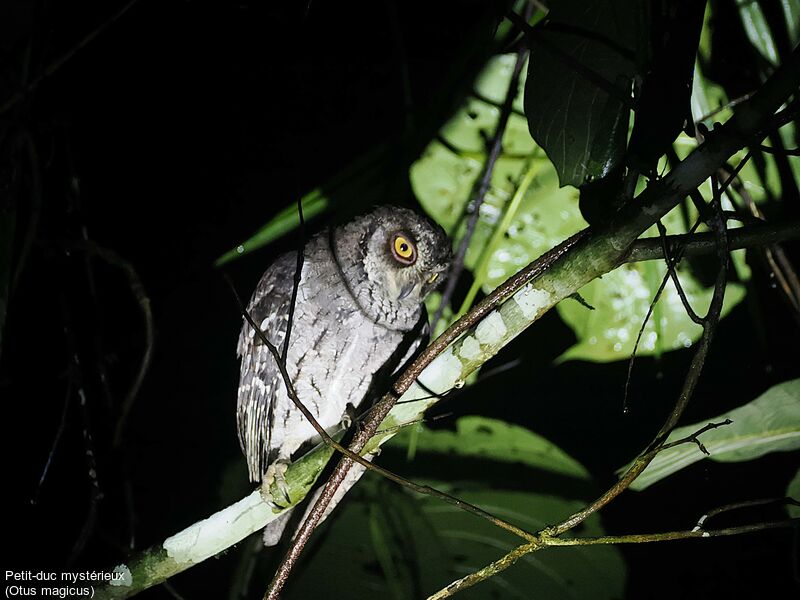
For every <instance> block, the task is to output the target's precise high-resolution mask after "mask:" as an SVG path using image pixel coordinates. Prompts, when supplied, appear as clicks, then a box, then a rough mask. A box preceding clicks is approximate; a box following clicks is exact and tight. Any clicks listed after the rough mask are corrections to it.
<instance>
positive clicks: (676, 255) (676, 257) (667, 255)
mask: <svg viewBox="0 0 800 600" xmlns="http://www.w3.org/2000/svg"><path fill="white" fill-rule="evenodd" d="M657 225H659V234H660V238H659V239H660V242H661V251H662V253H663V257H664V259H665V260H666V263H667V273H666V274H665V275H664V277H662V278H661V283H660V284H659V286H658V289H657V290H656V293H655V295H654V296H653V300H652V301H651V302H650V305H649V306H648V307H647V314H645V316H644V319H643V320H642V325H641V327H639V332H638V333H637V334H636V341H635V342H634V343H633V350H632V351H631V356H630V358H629V359H628V373H627V375H626V377H625V388H624V391H623V396H622V412H623V413H627V412H628V397H629V395H630V387H631V377H632V376H633V364H634V362H635V360H636V352H637V351H638V350H639V343H640V342H641V340H642V336H643V335H644V330H645V327H646V326H647V323H648V321H649V320H650V317H651V316H652V314H653V311H654V310H655V307H656V304H658V301H659V300H660V299H661V294H663V293H664V289H666V287H667V282H668V281H669V278H670V275H671V274H672V273H673V272H674V269H675V265H676V264H678V263H679V262H680V260H681V258H682V257H683V248H684V244H685V242H686V240H688V239H689V237H690V236H691V235H692V234H693V233H694V232H695V230H696V229H697V228H698V227H699V226H700V220H699V219H698V220H697V221H695V223H694V225H692V227H691V228H690V229H689V231H688V232H687V233H686V235H683V236H681V237H680V241H679V242H678V243H677V244H676V248H675V251H674V252H670V251H669V249H668V248H669V247H668V245H667V243H666V230H663V227H664V226H663V225H662V224H661V220H660V219H659V220H658V221H657ZM675 281H677V275H676V276H675ZM676 287H679V288H680V282H677V283H676ZM680 290H681V291H680V292H679V294H680V293H681V292H683V289H682V288H680ZM684 306H689V304H688V299H687V300H686V302H685V304H684ZM689 311H691V313H690V315H695V316H696V314H695V312H694V310H692V308H691V306H689ZM698 319H699V317H698ZM695 322H696V323H697V321H695ZM698 324H702V323H698Z"/></svg>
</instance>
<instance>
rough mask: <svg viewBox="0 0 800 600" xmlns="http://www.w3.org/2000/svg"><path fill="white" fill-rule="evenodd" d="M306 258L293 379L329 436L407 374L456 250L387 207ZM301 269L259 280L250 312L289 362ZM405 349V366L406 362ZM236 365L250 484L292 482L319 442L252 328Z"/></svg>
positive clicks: (281, 268)
mask: <svg viewBox="0 0 800 600" xmlns="http://www.w3.org/2000/svg"><path fill="white" fill-rule="evenodd" d="M303 256H304V260H303V269H302V275H301V280H300V284H299V286H298V291H297V300H296V303H295V308H294V316H293V322H292V329H291V334H290V338H289V348H288V355H287V359H286V367H287V371H288V373H289V376H290V378H291V380H292V383H293V385H294V388H295V391H296V392H297V395H298V397H299V399H300V401H301V402H302V403H303V404H304V405H305V406H306V407H307V408H308V409H309V410H310V411H311V412H312V413H313V415H314V416H315V417H316V419H317V421H319V423H320V425H321V426H322V427H324V428H325V429H326V430H327V431H331V430H332V428H334V427H335V426H337V425H338V424H339V423H341V421H342V419H343V416H344V414H345V411H346V408H347V406H348V404H351V405H352V406H353V407H358V406H359V404H361V402H362V401H363V400H364V398H365V397H366V396H367V392H368V391H369V389H370V385H371V384H372V383H373V379H374V377H375V375H376V373H378V372H379V371H380V372H383V371H385V370H386V368H387V367H389V369H390V370H395V369H397V368H399V367H400V366H401V365H402V364H403V363H404V362H405V360H407V359H408V358H409V357H410V356H411V354H412V352H413V351H414V350H415V349H416V348H417V347H418V346H419V345H420V343H421V341H422V338H421V337H419V338H418V339H416V340H413V343H411V344H409V341H410V340H408V336H409V335H411V334H412V332H418V331H419V328H418V327H415V326H416V325H417V324H418V323H420V322H421V321H422V320H425V322H426V321H427V318H426V314H425V307H424V306H423V305H422V302H423V300H424V299H425V297H426V296H427V295H428V294H429V293H430V292H431V290H433V288H434V287H436V286H437V285H438V284H439V283H440V281H441V280H442V279H443V278H444V277H443V275H444V274H445V272H446V271H447V269H448V267H449V262H450V257H451V250H450V243H449V241H448V239H447V237H446V235H445V233H444V231H442V229H441V228H440V227H438V226H437V225H435V224H433V223H432V222H430V221H429V220H428V219H426V218H424V217H421V216H419V215H417V214H416V213H414V212H413V211H410V210H408V209H404V208H397V207H390V206H387V207H379V208H376V209H374V210H372V211H371V212H369V213H367V214H364V215H362V216H360V217H357V218H355V219H354V220H353V221H351V222H349V223H346V224H344V225H341V226H338V227H331V228H329V229H325V230H323V231H322V232H320V233H319V234H317V235H315V236H314V237H312V238H311V239H310V240H309V241H308V243H307V244H306V245H305V249H304V252H303ZM296 266H297V255H296V253H294V252H290V253H287V254H284V255H282V256H280V257H279V258H278V259H277V260H276V261H275V262H274V263H273V264H272V265H271V266H270V267H269V268H268V269H267V270H266V272H265V273H264V275H263V276H262V277H261V280H260V281H259V283H258V285H257V286H256V289H255V292H254V293H253V296H252V298H251V299H250V302H249V304H248V308H247V310H248V312H249V313H250V316H251V317H252V319H253V321H254V322H255V323H256V324H258V325H259V326H260V327H261V330H262V331H263V332H264V334H265V335H266V337H267V339H268V340H270V342H272V343H273V344H274V345H275V346H276V347H277V348H278V349H279V350H280V349H282V347H283V343H284V337H285V335H286V325H287V322H288V319H289V308H290V304H291V297H292V290H293V285H294V276H295V270H296ZM425 333H426V334H427V327H425ZM403 348H408V352H407V353H406V356H399V357H398V356H396V355H397V354H399V353H398V349H403ZM238 354H239V356H240V357H241V371H240V382H239V391H238V406H237V423H238V431H239V442H240V444H241V447H242V450H243V451H244V454H245V457H246V458H247V466H248V470H249V472H250V479H251V481H262V479H264V480H268V481H271V479H272V477H274V476H275V475H278V476H280V475H282V471H280V470H279V471H278V472H277V473H276V467H283V470H285V466H286V464H287V463H288V462H289V461H290V460H291V458H292V455H293V454H295V453H296V452H297V451H298V450H299V449H300V448H301V447H302V446H303V445H304V444H307V443H309V442H312V441H314V440H316V441H318V440H319V437H318V435H317V432H316V431H315V430H314V428H313V426H312V425H311V424H310V423H309V422H308V421H307V420H306V418H305V417H304V416H303V414H302V413H301V412H300V410H299V409H298V408H297V407H296V406H295V405H294V404H293V403H292V401H291V400H290V398H289V396H288V394H287V392H286V387H285V385H284V382H283V380H282V378H281V374H280V372H279V370H278V367H277V364H276V363H275V360H274V358H273V356H272V354H271V353H270V351H269V349H268V348H267V347H266V345H265V344H264V343H263V342H262V341H261V339H260V338H259V336H258V335H256V332H255V331H254V330H253V328H252V327H250V325H249V324H248V323H247V322H246V321H245V323H244V326H243V327H242V331H241V334H240V336H239V345H238ZM392 361H393V362H395V363H396V364H391V363H392ZM382 370H383V371H382ZM356 466H357V465H356ZM361 472H363V467H362V468H361V469H356V470H355V472H354V475H353V477H352V478H351V481H350V482H349V485H352V484H353V483H355V480H356V479H357V478H358V476H359V475H360V474H361ZM265 483H266V482H265ZM345 491H346V489H343V490H341V492H342V494H340V496H341V495H343V493H344V492H345ZM331 508H332V506H331ZM287 516H288V514H286V513H285V514H284V515H282V518H280V519H279V520H278V521H274V522H273V523H270V525H268V526H267V529H266V530H265V535H264V539H265V542H266V543H267V544H268V545H274V544H276V543H277V542H278V540H279V539H280V536H281V533H282V531H283V529H284V527H285V526H286V517H287Z"/></svg>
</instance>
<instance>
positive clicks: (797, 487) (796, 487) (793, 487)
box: [786, 469, 800, 519]
mask: <svg viewBox="0 0 800 600" xmlns="http://www.w3.org/2000/svg"><path fill="white" fill-rule="evenodd" d="M786 497H787V498H794V499H795V500H796V501H798V502H800V469H798V470H797V473H795V474H794V477H792V480H791V481H790V482H789V485H788V486H787V488H786ZM786 510H787V511H788V513H789V516H790V517H792V518H793V519H796V518H797V517H800V506H796V505H794V504H789V505H788V506H787V507H786Z"/></svg>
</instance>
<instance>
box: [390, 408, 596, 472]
mask: <svg viewBox="0 0 800 600" xmlns="http://www.w3.org/2000/svg"><path fill="white" fill-rule="evenodd" d="M411 436H412V432H411V431H409V430H405V431H401V432H400V433H398V434H397V435H396V436H395V437H394V438H392V440H391V442H389V444H391V445H395V446H399V447H405V446H407V445H408V443H409V440H410V438H411ZM415 443H416V451H417V452H418V453H419V452H422V453H432V454H446V455H454V456H465V457H471V458H481V459H485V460H492V461H498V462H514V463H521V464H524V465H527V466H529V467H534V468H537V469H543V470H545V471H550V472H553V473H558V474H560V475H566V476H568V477H575V478H578V479H588V478H589V472H588V471H587V470H586V469H585V468H584V467H583V465H581V464H580V463H579V462H577V461H576V460H575V459H573V458H572V457H571V456H569V455H568V454H566V453H565V452H564V451H563V450H561V449H560V448H559V447H558V446H556V445H554V444H553V443H552V442H549V441H548V440H546V439H545V438H543V437H542V436H540V435H538V434H536V433H534V432H532V431H530V430H528V429H525V428H524V427H519V426H517V425H512V424H510V423H505V422H503V421H498V420H496V419H488V418H485V417H477V416H473V417H461V418H460V419H458V421H456V431H446V430H437V431H432V430H430V429H428V428H426V427H422V428H421V431H420V433H418V434H417V437H416V440H415Z"/></svg>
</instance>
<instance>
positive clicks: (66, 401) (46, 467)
mask: <svg viewBox="0 0 800 600" xmlns="http://www.w3.org/2000/svg"><path fill="white" fill-rule="evenodd" d="M71 399H72V377H68V381H67V392H66V394H65V395H64V405H63V407H62V408H61V419H59V422H58V429H56V435H55V438H53V444H52V446H50V452H48V454H47V461H46V462H45V463H44V468H43V469H42V474H41V476H40V477H39V483H37V484H36V492H34V494H33V497H32V498H31V504H36V503H37V502H38V501H39V493H40V492H41V491H42V486H43V485H44V480H45V479H46V478H47V473H48V472H49V471H50V465H51V464H52V462H53V457H54V456H55V454H56V448H58V443H59V442H60V441H61V436H62V435H64V430H65V429H66V426H67V413H68V411H69V404H70V402H69V401H70V400H71Z"/></svg>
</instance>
